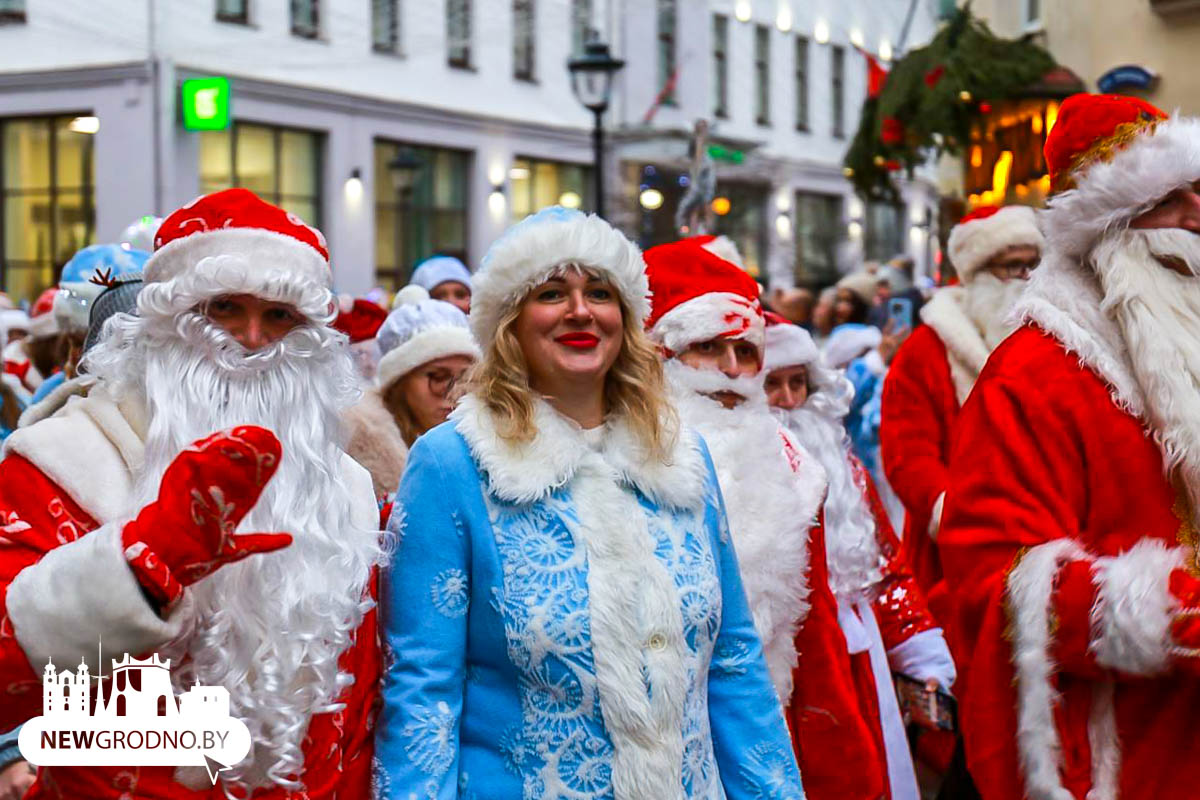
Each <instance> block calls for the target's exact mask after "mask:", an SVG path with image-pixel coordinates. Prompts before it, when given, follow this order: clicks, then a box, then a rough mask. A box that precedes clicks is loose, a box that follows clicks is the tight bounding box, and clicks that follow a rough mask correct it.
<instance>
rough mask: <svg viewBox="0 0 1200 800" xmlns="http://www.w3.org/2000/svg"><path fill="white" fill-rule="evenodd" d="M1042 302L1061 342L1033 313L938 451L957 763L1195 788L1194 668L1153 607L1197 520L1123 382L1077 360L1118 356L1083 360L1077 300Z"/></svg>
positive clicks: (1043, 782)
mask: <svg viewBox="0 0 1200 800" xmlns="http://www.w3.org/2000/svg"><path fill="white" fill-rule="evenodd" d="M1046 277H1050V276H1046ZM1077 294H1079V293H1078V292H1073V291H1064V292H1063V293H1062V296H1061V297H1060V298H1059V300H1060V301H1061V302H1062V303H1064V304H1066V305H1067V307H1068V308H1069V307H1070V304H1071V302H1072V300H1071V298H1072V296H1073V295H1077ZM1095 305H1098V303H1096V304H1095ZM1041 307H1042V308H1045V306H1044V304H1043V306H1041ZM1042 313H1044V314H1045V316H1046V318H1047V319H1050V320H1051V321H1052V327H1053V326H1054V325H1058V326H1059V327H1061V329H1062V330H1065V331H1068V336H1072V337H1074V340H1075V344H1074V347H1075V352H1072V353H1068V352H1067V350H1066V349H1065V348H1064V346H1063V345H1062V344H1061V343H1060V341H1059V339H1057V338H1056V337H1055V336H1052V335H1050V334H1048V333H1045V332H1043V330H1042V329H1040V328H1038V327H1034V326H1033V325H1026V326H1025V327H1023V328H1021V329H1019V330H1018V331H1017V332H1016V333H1015V334H1013V335H1012V336H1011V337H1009V338H1008V339H1007V340H1006V341H1005V342H1004V343H1003V344H1002V345H1001V346H1000V347H999V348H997V349H996V351H995V352H994V353H993V355H992V358H991V360H990V361H989V362H988V365H987V367H986V368H985V369H984V371H983V373H982V375H981V376H980V378H979V381H978V382H977V383H976V385H975V388H974V391H973V393H972V395H971V397H970V399H969V400H968V401H967V403H966V405H965V407H964V409H963V413H962V418H961V420H960V422H959V426H958V428H957V430H956V441H955V445H954V454H953V456H952V458H951V470H950V474H951V476H952V478H951V485H950V488H949V491H948V493H947V499H946V505H945V515H944V518H943V523H942V526H941V535H940V536H939V540H938V542H939V547H940V549H941V553H942V561H943V564H944V566H945V570H946V573H945V574H946V577H947V581H948V583H949V585H950V589H951V592H952V595H953V600H954V601H955V613H956V618H957V623H958V624H957V630H958V632H959V635H960V637H961V643H962V644H963V645H965V646H964V647H963V648H962V650H961V651H960V657H961V656H962V655H963V654H967V658H966V661H967V665H966V666H967V672H968V674H969V676H970V681H969V683H968V685H967V686H966V687H965V696H962V697H961V721H962V727H963V729H964V733H965V738H966V751H967V763H968V767H969V769H970V770H971V773H972V775H973V776H974V778H975V783H976V785H977V786H978V787H979V788H980V791H981V792H982V794H983V797H984V798H985V799H986V800H1020V799H1021V798H1022V797H1024V796H1025V795H1026V791H1028V794H1029V796H1033V797H1055V798H1059V797H1068V796H1070V797H1074V798H1078V800H1084V798H1085V796H1088V792H1089V790H1093V789H1094V790H1095V794H1094V795H1092V796H1093V797H1095V798H1113V797H1118V796H1119V797H1120V798H1122V800H1141V799H1142V798H1145V799H1146V800H1150V798H1184V797H1195V796H1197V792H1198V791H1200V789H1198V788H1197V787H1198V786H1200V736H1197V733H1200V721H1198V720H1200V717H1198V716H1197V710H1198V709H1200V681H1198V680H1196V679H1195V678H1194V677H1189V676H1187V675H1184V674H1181V673H1179V672H1178V671H1177V667H1176V666H1175V664H1174V663H1173V662H1172V660H1171V657H1170V656H1169V655H1168V652H1167V649H1166V646H1167V645H1168V644H1169V642H1170V638H1169V636H1168V634H1167V632H1166V630H1165V622H1164V617H1165V616H1166V615H1165V613H1164V612H1163V611H1162V609H1163V608H1166V607H1169V605H1170V596H1169V594H1168V593H1167V588H1166V587H1167V580H1168V575H1169V574H1170V570H1171V569H1172V568H1173V567H1174V566H1175V561H1174V559H1176V558H1179V557H1181V556H1182V553H1180V552H1179V551H1178V550H1175V551H1172V550H1169V549H1168V548H1175V547H1176V546H1177V545H1179V544H1181V543H1184V544H1189V543H1191V544H1189V546H1188V547H1187V548H1185V549H1186V550H1187V551H1188V554H1189V556H1190V557H1193V558H1194V555H1195V554H1194V551H1193V550H1192V549H1191V548H1192V544H1194V541H1195V539H1194V532H1193V531H1192V528H1191V525H1190V524H1185V523H1184V522H1183V521H1182V519H1183V518H1186V517H1187V514H1181V515H1177V514H1176V512H1175V511H1174V510H1173V509H1175V508H1182V506H1177V500H1178V498H1177V496H1176V493H1175V491H1174V490H1173V489H1172V487H1171V485H1170V483H1169V482H1168V480H1166V479H1165V478H1164V475H1163V473H1164V469H1163V458H1162V455H1161V453H1160V451H1159V448H1158V446H1157V445H1156V444H1155V443H1154V441H1153V439H1152V438H1151V436H1150V435H1149V434H1148V432H1147V430H1146V428H1145V427H1144V425H1143V423H1142V422H1141V421H1140V420H1139V419H1138V418H1136V417H1134V416H1132V415H1131V414H1130V413H1127V412H1126V411H1124V410H1122V408H1120V407H1118V405H1117V404H1116V403H1115V402H1114V401H1113V393H1114V391H1116V390H1115V389H1114V388H1113V387H1114V386H1115V385H1124V386H1126V387H1128V386H1131V385H1135V384H1131V383H1129V382H1127V381H1124V380H1118V381H1116V382H1115V383H1114V382H1112V381H1110V380H1105V379H1102V378H1101V377H1100V374H1099V372H1098V371H1093V368H1092V367H1089V366H1084V365H1082V364H1081V358H1082V359H1085V360H1086V361H1088V363H1093V362H1094V363H1097V364H1102V365H1103V364H1110V365H1111V364H1113V363H1116V362H1117V361H1119V360H1120V358H1123V357H1124V356H1123V355H1120V354H1118V355H1117V356H1116V357H1113V358H1109V359H1108V360H1107V361H1105V360H1104V359H1099V358H1096V354H1097V353H1103V340H1102V338H1101V337H1092V336H1090V335H1088V334H1081V333H1079V331H1080V326H1081V325H1085V324H1086V323H1081V322H1080V320H1084V319H1085V315H1084V314H1082V313H1079V311H1078V308H1077V309H1076V310H1075V313H1059V312H1053V311H1043V312H1042ZM1092 316H1093V318H1095V319H1099V316H1098V315H1096V314H1095V313H1094V312H1093V314H1092ZM1096 324H1097V325H1102V324H1106V323H1103V322H1096ZM1109 340H1110V341H1111V337H1109ZM1109 356H1112V354H1111V353H1109ZM1107 368H1110V369H1111V366H1110V367H1107ZM1109 377H1111V376H1109ZM1126 377H1127V376H1126ZM1156 604H1158V605H1157V609H1158V610H1157V612H1156V610H1155V608H1156ZM1093 747H1094V748H1095V750H1093Z"/></svg>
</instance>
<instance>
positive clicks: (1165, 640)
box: [1091, 540, 1183, 675]
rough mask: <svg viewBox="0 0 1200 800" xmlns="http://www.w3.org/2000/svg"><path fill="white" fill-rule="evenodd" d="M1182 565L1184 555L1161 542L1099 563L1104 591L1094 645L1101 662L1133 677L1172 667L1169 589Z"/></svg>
mask: <svg viewBox="0 0 1200 800" xmlns="http://www.w3.org/2000/svg"><path fill="white" fill-rule="evenodd" d="M1182 566H1183V554H1182V551H1181V550H1180V549H1179V548H1172V549H1168V548H1167V546H1166V545H1165V544H1164V543H1163V542H1161V541H1157V540H1143V541H1141V542H1138V543H1137V544H1135V545H1134V546H1133V547H1131V548H1130V549H1129V550H1128V551H1126V552H1124V553H1122V554H1121V555H1119V556H1114V557H1111V558H1098V559H1096V566H1095V581H1096V585H1097V587H1098V589H1099V592H1098V594H1097V597H1096V604H1095V606H1093V607H1092V631H1093V636H1094V637H1095V638H1094V639H1093V641H1092V645H1091V647H1092V651H1093V652H1094V653H1095V655H1096V663H1098V664H1100V665H1101V666H1104V667H1108V668H1109V669H1116V670H1120V671H1121V672H1125V673H1129V674H1131V675H1154V674H1157V673H1160V672H1163V671H1164V670H1165V669H1166V668H1167V663H1168V660H1169V657H1170V647H1171V635H1170V627H1171V616H1172V612H1173V610H1174V608H1175V605H1176V601H1175V598H1174V597H1173V596H1172V594H1171V591H1170V587H1169V585H1168V584H1169V581H1170V575H1171V570H1174V569H1177V568H1179V567H1182Z"/></svg>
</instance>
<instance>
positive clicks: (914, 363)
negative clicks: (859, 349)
mask: <svg viewBox="0 0 1200 800" xmlns="http://www.w3.org/2000/svg"><path fill="white" fill-rule="evenodd" d="M958 413H959V404H958V397H957V396H956V394H955V389H954V382H953V380H952V378H951V375H950V364H949V360H948V356H947V353H946V346H945V344H944V343H943V342H942V340H941V337H939V336H938V334H937V333H936V332H935V331H934V329H933V328H932V327H930V326H929V325H920V326H918V327H917V328H916V330H914V331H913V332H912V335H911V336H909V337H908V340H907V341H905V342H904V344H903V345H901V346H900V349H899V350H898V351H897V352H896V357H895V359H894V360H893V361H892V365H891V367H889V368H888V374H887V378H886V379H885V380H884V384H883V408H882V412H881V419H880V428H879V446H880V453H881V457H882V459H883V471H884V474H885V475H886V476H887V479H888V483H889V484H890V485H891V487H892V490H893V491H895V492H896V494H897V496H899V498H900V500H901V502H903V503H904V509H905V518H904V547H905V550H906V551H907V556H908V559H909V561H910V562H911V564H912V568H913V574H914V575H915V576H916V579H917V584H918V585H919V586H920V587H921V589H922V591H924V592H925V595H926V597H927V598H928V600H929V608H930V610H931V611H932V612H933V615H934V617H936V618H937V619H938V620H939V622H941V623H942V624H947V623H948V619H947V618H948V616H949V608H948V607H947V604H946V591H945V587H944V586H943V585H941V583H942V565H941V563H940V561H939V560H938V548H937V543H936V542H935V541H934V539H933V538H932V537H931V536H930V535H929V527H930V520H931V519H932V517H933V514H934V511H935V507H936V506H938V502H939V498H940V497H941V496H942V493H943V492H945V491H946V485H947V483H948V482H949V476H948V474H947V464H948V463H949V461H950V447H951V444H952V435H951V433H952V431H953V429H954V424H955V422H956V420H957V418H958Z"/></svg>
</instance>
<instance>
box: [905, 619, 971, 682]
mask: <svg viewBox="0 0 1200 800" xmlns="http://www.w3.org/2000/svg"><path fill="white" fill-rule="evenodd" d="M888 663H889V664H890V665H891V667H892V670H893V671H895V672H902V673H904V674H905V675H908V676H909V677H910V678H916V679H917V680H919V681H927V680H929V679H930V678H936V679H937V682H938V685H940V686H941V688H942V689H944V690H946V691H949V690H950V687H951V686H953V685H954V679H955V678H956V677H958V674H957V672H956V671H955V669H954V659H953V658H952V657H951V656H950V648H949V647H947V646H946V637H945V636H943V635H942V629H941V628H931V629H930V630H927V631H921V632H920V633H918V634H915V635H913V636H910V637H908V638H907V639H905V640H904V641H903V642H901V643H900V644H898V645H896V646H895V647H893V648H892V649H891V650H889V651H888Z"/></svg>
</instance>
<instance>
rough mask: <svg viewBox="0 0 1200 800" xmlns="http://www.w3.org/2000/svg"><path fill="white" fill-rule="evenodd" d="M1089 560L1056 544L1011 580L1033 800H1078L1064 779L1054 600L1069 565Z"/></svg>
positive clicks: (1024, 562) (1025, 766)
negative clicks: (1053, 653) (1058, 719)
mask: <svg viewBox="0 0 1200 800" xmlns="http://www.w3.org/2000/svg"><path fill="white" fill-rule="evenodd" d="M1087 558H1088V555H1087V553H1086V552H1084V550H1083V548H1082V547H1080V546H1079V545H1078V544H1076V543H1075V542H1073V541H1071V540H1070V539H1056V540H1054V541H1051V542H1046V543H1045V544H1041V545H1038V546H1037V547H1034V548H1031V549H1030V550H1029V551H1027V552H1026V553H1025V555H1024V556H1023V557H1022V558H1021V561H1020V563H1019V564H1017V565H1016V566H1015V567H1013V569H1012V570H1011V571H1010V572H1009V574H1008V581H1007V586H1006V589H1007V591H1008V603H1009V613H1010V620H1011V624H1012V644H1013V665H1014V667H1015V668H1016V677H1017V749H1018V752H1019V754H1020V759H1021V766H1022V772H1023V773H1024V778H1025V789H1026V791H1027V792H1028V794H1029V797H1030V798H1031V800H1074V796H1073V795H1072V794H1071V792H1070V791H1068V790H1067V788H1066V787H1065V786H1063V784H1062V780H1061V778H1060V777H1059V774H1058V773H1059V763H1060V760H1061V754H1062V742H1061V741H1060V740H1059V736H1058V727H1057V723H1056V722H1055V720H1054V705H1055V703H1057V702H1058V695H1057V692H1056V691H1055V689H1054V685H1053V683H1052V682H1051V676H1052V674H1053V671H1054V664H1053V663H1052V662H1051V660H1050V640H1051V630H1050V628H1051V625H1050V599H1051V594H1052V593H1053V591H1054V577H1055V575H1057V574H1058V571H1059V569H1061V568H1062V566H1063V564H1065V563H1067V562H1068V561H1076V560H1086V559H1087Z"/></svg>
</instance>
